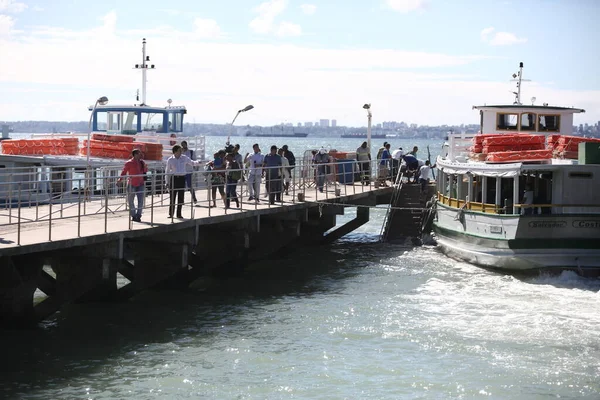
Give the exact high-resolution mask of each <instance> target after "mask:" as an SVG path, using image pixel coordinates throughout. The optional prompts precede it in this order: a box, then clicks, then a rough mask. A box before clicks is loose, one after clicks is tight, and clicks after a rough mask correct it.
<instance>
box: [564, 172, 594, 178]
mask: <svg viewBox="0 0 600 400" xmlns="http://www.w3.org/2000/svg"><path fill="white" fill-rule="evenodd" d="M593 176H594V175H593V174H592V173H591V172H569V178H578V179H591V178H592V177H593Z"/></svg>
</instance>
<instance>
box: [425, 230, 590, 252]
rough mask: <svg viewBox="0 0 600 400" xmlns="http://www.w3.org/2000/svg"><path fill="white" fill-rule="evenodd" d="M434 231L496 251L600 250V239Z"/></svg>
mask: <svg viewBox="0 0 600 400" xmlns="http://www.w3.org/2000/svg"><path fill="white" fill-rule="evenodd" d="M433 230H434V232H435V233H437V234H439V235H440V236H446V237H448V238H452V239H454V240H457V241H463V242H465V243H469V244H473V245H477V246H482V247H487V248H495V249H511V250H526V249H582V250H583V249H586V250H597V249H600V238H591V239H590V238H544V239H527V238H518V239H503V238H498V239H491V238H486V237H483V236H477V235H471V234H469V233H464V232H457V231H454V230H451V229H447V228H442V227H441V226H439V225H436V224H434V225H433Z"/></svg>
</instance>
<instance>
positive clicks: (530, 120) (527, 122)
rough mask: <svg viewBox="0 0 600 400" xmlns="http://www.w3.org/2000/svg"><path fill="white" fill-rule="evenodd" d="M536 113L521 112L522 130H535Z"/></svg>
mask: <svg viewBox="0 0 600 400" xmlns="http://www.w3.org/2000/svg"><path fill="white" fill-rule="evenodd" d="M535 119H536V118H535V114H532V113H523V114H521V130H522V131H535Z"/></svg>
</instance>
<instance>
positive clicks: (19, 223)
mask: <svg viewBox="0 0 600 400" xmlns="http://www.w3.org/2000/svg"><path fill="white" fill-rule="evenodd" d="M18 207H19V208H18V209H17V218H18V221H17V245H19V246H20V245H21V182H19V206H18Z"/></svg>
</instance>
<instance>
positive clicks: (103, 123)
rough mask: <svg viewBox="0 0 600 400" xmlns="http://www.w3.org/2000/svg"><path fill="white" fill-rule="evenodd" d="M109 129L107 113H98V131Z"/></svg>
mask: <svg viewBox="0 0 600 400" xmlns="http://www.w3.org/2000/svg"><path fill="white" fill-rule="evenodd" d="M107 127H108V115H107V113H106V111H96V130H97V131H105V130H106V128H107Z"/></svg>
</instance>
